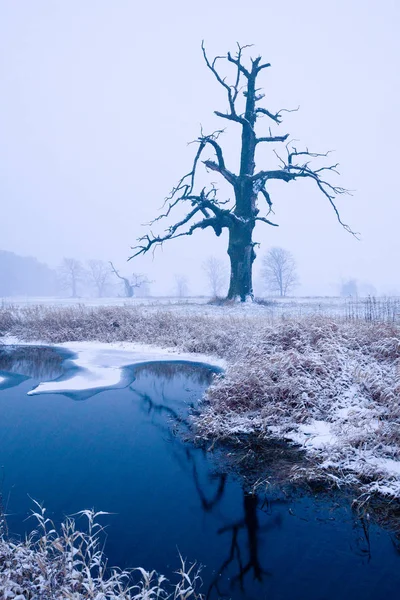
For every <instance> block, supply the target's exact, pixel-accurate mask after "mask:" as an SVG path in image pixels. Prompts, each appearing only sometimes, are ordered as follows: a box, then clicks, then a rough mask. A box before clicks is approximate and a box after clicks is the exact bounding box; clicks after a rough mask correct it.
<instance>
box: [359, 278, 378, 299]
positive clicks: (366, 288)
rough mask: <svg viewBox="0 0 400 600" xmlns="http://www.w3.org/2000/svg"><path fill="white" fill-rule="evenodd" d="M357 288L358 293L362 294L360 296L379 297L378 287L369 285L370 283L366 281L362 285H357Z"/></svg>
mask: <svg viewBox="0 0 400 600" xmlns="http://www.w3.org/2000/svg"><path fill="white" fill-rule="evenodd" d="M357 288H358V293H359V294H360V296H363V297H367V296H377V295H378V290H377V289H376V287H375V286H374V285H373V284H372V283H369V282H368V281H364V282H362V283H360V284H357Z"/></svg>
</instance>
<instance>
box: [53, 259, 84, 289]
mask: <svg viewBox="0 0 400 600" xmlns="http://www.w3.org/2000/svg"><path fill="white" fill-rule="evenodd" d="M58 271H59V276H60V283H61V285H62V287H63V288H64V289H68V290H70V292H71V296H72V298H76V297H77V296H78V286H79V284H80V283H81V282H82V280H83V277H84V274H85V269H84V267H83V265H82V263H81V262H80V261H79V260H77V259H76V258H64V259H63V261H62V263H61V265H60V267H59V269H58Z"/></svg>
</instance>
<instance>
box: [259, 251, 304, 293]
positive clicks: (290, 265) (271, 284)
mask: <svg viewBox="0 0 400 600" xmlns="http://www.w3.org/2000/svg"><path fill="white" fill-rule="evenodd" d="M262 276H263V278H264V282H265V284H266V286H267V288H268V289H269V290H270V291H271V292H277V293H278V294H279V296H287V294H288V293H289V292H291V291H293V289H294V288H295V287H296V285H297V284H298V277H297V272H296V262H295V260H294V258H293V255H292V254H291V252H289V251H288V250H285V249H284V248H271V249H270V250H269V251H268V252H267V254H266V255H265V256H264V258H263V268H262Z"/></svg>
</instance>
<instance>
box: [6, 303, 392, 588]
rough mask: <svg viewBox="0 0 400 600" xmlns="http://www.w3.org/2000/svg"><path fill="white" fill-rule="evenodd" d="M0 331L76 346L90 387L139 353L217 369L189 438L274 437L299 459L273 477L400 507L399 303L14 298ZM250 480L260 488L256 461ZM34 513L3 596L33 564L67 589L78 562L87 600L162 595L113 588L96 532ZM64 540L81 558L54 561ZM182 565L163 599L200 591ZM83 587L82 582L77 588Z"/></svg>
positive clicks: (14, 553)
mask: <svg viewBox="0 0 400 600" xmlns="http://www.w3.org/2000/svg"><path fill="white" fill-rule="evenodd" d="M0 334H1V335H2V342H3V343H5V344H10V343H24V342H25V343H30V344H32V343H39V344H55V345H62V346H63V347H65V348H67V349H70V350H72V351H74V352H75V353H76V359H75V363H76V365H77V366H81V367H83V368H84V369H85V373H86V374H87V375H88V376H89V377H90V378H91V380H92V381H94V383H92V385H94V386H98V385H100V384H99V383H98V382H99V381H100V382H101V385H107V381H108V380H107V368H109V367H110V366H111V362H110V357H111V356H113V357H114V360H115V357H116V356H117V357H118V361H119V362H118V361H117V362H114V364H113V365H112V366H113V377H114V380H113V381H112V384H113V385H115V384H117V383H118V369H119V368H121V367H122V366H123V365H124V364H129V363H130V362H137V361H139V360H140V359H142V360H152V358H153V359H155V360H160V359H163V360H168V359H170V358H171V356H172V357H179V358H180V357H182V358H184V359H186V360H194V361H196V360H203V361H204V360H206V361H208V362H210V363H215V364H220V365H221V364H222V365H224V367H225V370H224V373H223V374H221V375H217V376H216V377H215V378H214V380H213V383H212V385H211V386H210V387H209V388H208V391H207V392H206V395H205V397H204V398H203V401H202V403H201V405H200V410H199V411H198V412H196V413H194V414H193V415H192V417H191V424H192V434H193V438H194V440H195V441H197V443H199V444H205V445H206V447H207V448H209V449H210V448H219V449H220V450H221V449H222V452H224V448H228V449H229V448H231V447H232V445H234V446H235V447H236V448H237V447H238V446H240V445H241V444H242V445H244V446H245V447H246V448H252V452H253V454H254V453H256V452H257V448H259V447H260V446H262V445H263V444H264V443H269V442H270V441H272V442H273V441H274V440H275V441H279V442H282V441H284V442H285V443H286V444H287V446H288V447H292V448H297V449H298V450H299V451H301V452H300V454H302V455H304V454H305V456H306V460H305V461H304V460H302V461H300V460H299V461H298V463H295V464H294V465H293V467H292V468H291V469H290V470H289V471H287V472H285V473H284V474H283V476H284V478H285V479H286V482H290V483H291V484H293V485H297V484H299V485H300V484H303V483H304V482H309V483H312V482H318V484H320V485H322V486H323V487H325V488H330V487H335V488H341V489H351V490H352V493H353V494H354V497H355V498H357V503H358V504H359V505H360V506H368V505H371V503H372V502H373V501H375V500H377V501H378V502H380V504H379V510H382V506H387V505H388V504H389V505H390V506H391V507H392V508H393V507H396V506H398V502H399V500H400V436H399V422H400V405H399V398H400V370H399V361H400V329H399V301H398V299H397V298H385V299H373V298H372V299H371V298H368V299H358V300H352V299H348V300H344V299H340V298H303V299H286V300H283V301H279V300H269V301H264V302H260V303H252V304H245V305H237V304H231V305H229V304H228V305H226V304H223V303H221V302H215V303H212V304H211V303H207V300H206V299H188V300H187V301H184V302H182V301H178V300H176V299H161V300H158V299H148V300H146V301H144V300H142V299H140V300H139V299H135V300H133V301H130V302H127V301H125V300H124V299H116V300H115V299H114V300H107V299H103V300H101V301H93V300H82V299H80V300H79V301H72V300H62V299H59V300H57V301H54V300H49V301H47V302H42V300H41V299H35V300H26V299H18V300H16V299H13V300H12V301H10V300H3V303H2V306H1V308H0ZM113 353H114V354H113ZM115 353H117V354H115ZM115 377H116V379H115ZM75 384H76V382H75ZM75 384H74V379H71V380H69V381H62V386H63V389H69V388H68V385H70V386H71V389H73V387H74V385H75ZM46 385H47V386H50V387H49V388H48V389H49V390H50V389H53V388H52V387H51V386H52V385H53V387H54V385H56V386H57V385H61V384H57V383H54V384H50V383H48V384H44V388H41V389H42V391H43V390H45V391H46ZM80 385H81V384H80ZM258 475H259V482H261V485H264V486H267V485H268V481H267V477H266V474H265V473H263V471H262V463H261V471H260V472H259V474H258ZM41 511H42V509H41V508H39V509H38V510H37V511H36V517H37V519H38V521H39V532H40V531H42V532H43V531H44V535H42V533H40V534H37V533H36V534H34V535H33V537H32V538H31V539H30V540H29V541H28V542H27V543H25V544H23V543H22V544H17V545H10V544H9V542H8V541H7V540H5V539H4V534H3V538H2V541H1V544H2V546H1V544H0V552H1V553H2V554H3V555H4V556H5V557H6V559H5V560H6V562H3V567H1V565H0V569H1V568H3V572H4V573H5V574H6V577H8V579H7V582H8V583H7V585H8V584H9V583H10V582H11V583H10V585H9V587H8V588H7V590H8V589H11V587H10V586H11V584H12V585H14V583H15V589H16V590H17V589H19V588H21V589H22V588H23V589H27V586H28V583H27V581H29V578H30V577H31V576H32V573H38V572H39V571H40V569H45V572H46V574H45V577H44V578H43V586H44V587H43V589H45V586H46V585H48V581H51V578H52V572H53V571H54V569H55V568H57V569H58V570H59V571H60V572H62V581H61V580H60V581H61V583H60V587H59V589H64V588H62V586H65V589H66V590H69V589H71V586H72V587H73V585H75V583H74V584H73V582H74V581H75V582H76V581H77V578H78V579H79V577H81V575H79V573H82V571H81V570H80V567H79V566H78V563H79V561H82V562H81V563H79V564H88V569H89V570H88V572H89V571H90V569H93V568H95V569H98V571H97V576H96V577H97V578H95V579H92V582H91V584H90V585H92V588H93V590H96V592H97V593H98V594H100V595H98V596H96V597H99V598H100V597H105V596H104V594H108V595H107V597H109V598H117V597H118V598H133V597H135V598H147V597H153V596H154V594H158V593H160V594H161V595H162V594H163V593H164V592H161V591H160V590H161V587H163V588H165V583H164V580H162V581H161V582H159V581H158V580H157V579H156V578H155V577H156V576H155V573H152V574H149V573H146V572H145V571H143V573H142V575H143V580H142V582H141V583H140V584H139V586H141V587H139V588H136V589H135V590H134V591H133V590H129V589H127V588H126V587H124V585H125V583H124V582H125V576H126V574H122V575H120V574H117V573H113V574H112V575H111V579H109V578H108V575H107V576H106V574H105V570H104V569H105V567H104V564H103V562H102V560H103V559H102V557H101V552H100V549H99V546H98V541H97V537H96V531H89V533H88V534H86V533H82V532H80V531H76V530H75V524H74V522H72V521H68V522H67V523H66V525H65V526H64V527H65V528H64V530H63V532H61V533H56V532H53V533H51V534H47V533H46V531H45V528H46V527H48V528H51V527H52V526H51V523H49V522H48V523H45V516H44V513H42V512H41ZM87 516H88V519H89V522H90V520H91V519H93V517H94V515H93V513H90V512H88V515H87ZM396 529H398V522H396ZM0 534H1V532H0ZM85 536H86V537H85ZM0 538H1V535H0ZM74 544H75V545H78V547H79V552H82V553H83V554H82V556H80V555H77V567H76V568H75V566H74V564H72V565H71V566H68V564H67V563H66V562H65V560H66V556H67V555H68V553H71V552H72V553H73V552H75V550H74V547H73V546H74ZM88 548H89V549H90V550H87V549H88ZM91 548H93V551H92V550H91ZM93 561H94V562H93ZM7 565H8V566H7ZM60 565H62V569H61V567H60ZM90 565H92V566H90ZM67 567H68V568H67ZM4 569H5V571H4ZM24 569H25V570H24ZM185 569H188V567H186V566H185V565H183V566H182V570H181V571H180V578H181V579H180V582H179V583H178V584H176V587H175V588H173V590H175V591H173V593H174V594H175V596H174V597H176V598H189V597H193V598H195V597H198V596H197V591H196V585H197V583H198V580H197V574H196V571H193V570H192V571H190V573H189V576H188V578H186V576H185V572H184V571H185ZM27 573H28V575H26V574H27ZM27 578H28V579H27ZM79 581H80V580H79ZM12 582H14V583H12ZM71 582H72V583H71ZM87 584H88V582H87V580H86V579H85V577H83V579H82V581H80V583H79V586H80V589H81V590H83V588H84V587H85V586H87ZM192 584H193V586H192ZM76 585H77V584H76ZM159 585H160V586H161V587H160V588H159V587H158V586H159ZM39 587H40V586H39ZM39 587H38V588H37V589H35V591H37V590H39ZM0 589H1V588H0ZM4 589H6V588H4ZM46 590H47V588H46ZM157 590H158V591H157ZM46 593H47V592H46ZM84 593H85V594H86V592H84ZM165 593H167V592H165ZM102 594H103V595H102ZM134 594H136V595H134ZM10 597H14V596H10ZM17 597H18V596H17ZM66 597H67V596H66ZM68 597H71V598H72V597H74V596H68ZM79 597H88V598H89V597H95V596H91V595H87V596H86V595H82V596H79Z"/></svg>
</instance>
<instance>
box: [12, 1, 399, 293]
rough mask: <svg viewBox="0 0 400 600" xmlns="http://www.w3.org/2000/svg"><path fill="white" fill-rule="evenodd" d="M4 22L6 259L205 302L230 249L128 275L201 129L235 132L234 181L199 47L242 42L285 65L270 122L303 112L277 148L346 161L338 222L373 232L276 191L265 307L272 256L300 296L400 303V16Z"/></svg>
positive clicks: (31, 5)
mask: <svg viewBox="0 0 400 600" xmlns="http://www.w3.org/2000/svg"><path fill="white" fill-rule="evenodd" d="M0 10H1V19H0V76H1V80H2V82H3V86H2V87H3V90H4V93H3V94H2V95H1V98H0V129H1V132H2V135H1V139H0V164H1V170H0V194H1V198H2V200H1V220H0V248H1V249H2V250H3V251H9V252H14V253H16V254H18V255H21V256H31V257H34V258H37V259H38V260H39V261H41V262H44V263H47V264H48V265H49V266H50V267H51V268H55V267H57V266H58V265H60V263H61V261H62V259H63V258H64V257H73V258H76V259H78V260H80V261H87V260H89V259H98V260H104V261H109V260H112V261H113V262H115V263H116V265H117V266H118V268H119V269H121V271H124V273H125V274H126V275H130V274H131V273H132V272H135V273H145V274H146V275H147V277H148V279H149V280H151V281H153V282H154V283H153V284H152V292H153V293H154V294H162V295H170V294H172V293H174V289H175V275H176V274H178V275H183V276H185V277H186V278H187V279H188V289H189V290H190V293H191V294H192V295H198V294H201V293H207V291H206V287H207V283H206V278H205V277H204V273H203V272H202V268H201V265H202V262H203V260H204V259H205V258H206V257H207V256H210V255H212V256H216V257H217V258H218V259H220V260H221V261H223V262H224V263H225V264H226V266H227V267H228V257H227V254H226V245H227V234H226V232H223V233H222V236H221V237H220V238H216V237H215V236H214V234H213V232H212V231H209V230H205V231H197V232H195V233H194V234H193V236H192V237H190V238H186V237H184V238H181V239H179V240H174V241H171V242H169V243H166V244H164V247H163V249H157V250H156V252H155V254H154V257H153V256H152V254H151V253H149V254H148V255H146V256H139V257H137V258H136V259H135V260H134V261H133V262H131V263H129V264H127V263H126V260H127V258H128V257H129V256H130V254H131V250H130V248H131V246H134V245H135V244H136V239H137V238H138V237H139V236H141V235H143V234H144V233H146V232H147V230H148V228H147V229H146V227H143V224H145V223H148V222H149V221H151V220H152V219H154V218H155V217H156V216H158V215H159V209H160V207H161V206H162V203H163V200H164V198H165V197H166V195H167V194H168V193H169V192H170V190H171V188H172V187H173V185H175V184H176V183H177V181H178V179H179V177H181V175H182V174H183V173H186V172H188V171H189V170H190V167H191V164H192V160H193V155H194V152H195V147H194V146H193V145H189V146H187V142H190V141H192V140H194V139H196V137H197V136H198V135H199V134H200V124H201V126H202V127H203V129H204V131H207V132H209V131H214V130H215V129H217V128H221V126H222V127H224V126H225V125H226V126H227V131H226V133H225V134H224V136H225V139H224V140H223V141H224V147H225V153H226V161H227V163H229V165H230V166H231V168H232V169H234V168H235V165H236V164H237V162H238V152H239V149H240V147H239V139H238V129H237V127H236V124H235V123H228V122H227V123H225V124H224V123H221V121H220V120H219V119H218V118H217V117H216V116H215V115H214V114H213V111H214V110H222V111H224V110H225V105H226V99H225V95H224V91H223V90H222V88H221V87H220V86H219V85H218V83H217V82H216V81H215V79H214V78H213V75H212V73H210V71H209V70H208V69H207V68H206V66H205V64H204V60H203V56H202V52H201V48H200V44H201V41H202V40H203V39H204V40H205V43H206V47H207V51H208V52H209V54H210V56H214V55H217V54H224V53H226V52H227V50H228V49H230V50H231V51H232V52H234V51H235V47H236V41H239V42H240V43H241V44H254V50H253V49H251V52H250V54H252V53H253V55H255V56H256V55H257V54H258V53H260V54H262V56H263V58H264V59H265V60H267V61H270V62H271V64H272V66H271V68H270V69H268V70H267V71H265V72H264V73H263V74H262V76H261V77H260V82H261V85H262V87H263V88H264V92H265V93H266V102H267V105H268V106H269V107H270V109H271V110H279V109H280V108H296V107H297V106H300V109H299V111H298V112H294V113H287V114H285V115H284V120H283V122H282V124H281V125H280V126H279V127H278V128H277V132H279V133H280V134H283V133H290V139H292V138H294V139H298V140H300V142H299V146H300V145H301V146H302V147H303V146H304V147H307V148H309V149H310V150H311V151H314V152H326V151H327V150H335V153H334V154H333V155H332V161H333V162H334V163H336V162H339V163H340V167H339V170H340V173H341V175H340V176H337V177H335V183H337V184H338V185H343V186H344V187H346V188H348V189H350V190H354V192H352V193H353V196H343V197H340V198H339V199H338V201H337V205H338V208H339V209H340V212H341V215H342V218H343V220H344V222H345V223H349V224H350V226H351V227H352V229H353V230H354V231H355V232H360V241H357V240H356V239H354V238H353V237H352V236H351V235H349V234H348V233H347V232H346V231H344V230H343V229H342V228H341V227H340V226H339V225H338V223H337V221H336V218H335V215H334V213H333V211H332V208H331V206H329V203H328V202H327V201H326V199H325V198H323V197H321V195H320V194H319V191H318V190H317V189H316V187H315V186H313V185H312V183H311V182H308V181H301V182H296V183H291V184H289V185H287V184H285V183H281V182H273V185H272V190H271V194H272V195H273V200H274V211H275V215H274V220H275V222H277V223H278V224H279V227H277V228H275V227H269V226H267V225H264V224H262V223H260V224H257V226H256V230H255V236H254V239H255V241H256V242H259V243H260V247H256V252H257V255H258V258H257V259H256V262H255V265H254V270H255V288H256V290H257V289H258V290H259V291H258V292H257V293H258V294H260V293H262V292H263V286H262V285H260V283H259V279H260V271H261V258H260V257H261V256H262V255H263V254H264V253H265V252H266V251H267V250H268V249H269V248H270V247H274V246H279V247H283V248H286V249H288V251H290V252H291V253H292V254H293V255H294V257H295V259H296V261H297V264H298V271H299V282H300V285H299V286H298V288H297V289H296V294H298V295H337V294H338V293H339V286H340V283H341V282H342V281H346V280H348V279H352V278H354V279H356V280H357V281H358V282H359V284H360V285H367V286H368V285H371V286H373V287H374V288H375V289H376V290H377V292H378V293H380V294H397V293H399V290H400V282H399V278H398V274H397V272H396V270H395V269H394V268H393V257H394V256H397V255H398V254H399V250H400V248H399V244H400V242H399V236H398V235H397V227H398V221H399V216H400V215H399V210H400V209H399V205H398V203H397V202H396V201H395V198H396V196H397V184H396V179H395V178H394V177H393V176H392V173H391V171H392V170H393V169H392V168H391V167H389V165H390V164H391V162H392V161H393V158H394V157H395V156H396V151H397V149H396V145H397V138H398V134H399V119H398V111H397V107H398V104H399V82H398V78H397V77H395V76H394V74H395V73H397V62H398V56H399V38H398V35H397V26H396V23H397V22H398V19H399V11H400V8H399V5H398V3H397V2H396V1H394V0H393V1H391V0H385V1H384V2H383V3H380V4H379V5H378V4H377V3H376V2H372V1H368V2H359V1H355V2H351V3H349V2H345V1H344V0H337V1H335V2H334V3H331V4H330V5H329V6H325V5H322V4H321V2H318V1H316V0H308V1H306V2H305V3H302V4H301V5H299V3H297V2H294V1H291V0H290V1H289V2H286V3H285V4H284V5H279V4H276V3H267V4H266V3H265V2H258V1H255V2H250V3H249V4H248V6H247V8H246V10H243V5H242V3H239V2H236V1H233V2H229V3H228V2H225V1H224V0H223V1H221V2H218V3H217V4H215V3H212V2H210V1H208V0H206V2H204V3H202V4H201V5H190V8H189V6H188V4H187V3H185V2H182V1H180V0H171V2H168V3H158V4H157V5H153V4H151V3H150V4H138V3H135V2H130V1H127V0H121V1H119V2H118V3H109V2H106V1H103V0H99V1H96V2H92V1H89V2H80V1H76V0H72V1H71V2H51V1H42V0H38V1H36V2H24V3H22V4H21V3H16V2H10V1H6V0H3V1H2V2H1V3H0ZM255 15H257V16H256V17H255ZM262 127H263V128H264V130H265V132H266V133H267V130H268V124H267V123H266V122H265V121H263V123H262ZM265 161H266V164H268V165H273V164H274V162H276V161H275V159H274V157H273V155H272V156H271V152H270V151H269V149H268V154H267V149H265V150H264V149H263V150H262V155H260V160H259V163H260V166H263V164H264V162H265ZM224 191H225V190H224ZM226 192H227V195H228V194H230V192H229V190H226ZM170 224H171V222H169V223H163V222H162V221H161V222H159V223H157V224H156V225H155V226H154V228H153V229H154V231H155V232H156V233H159V232H162V231H163V230H164V227H166V226H167V225H170ZM26 293H28V292H26ZM43 293H44V292H43Z"/></svg>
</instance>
